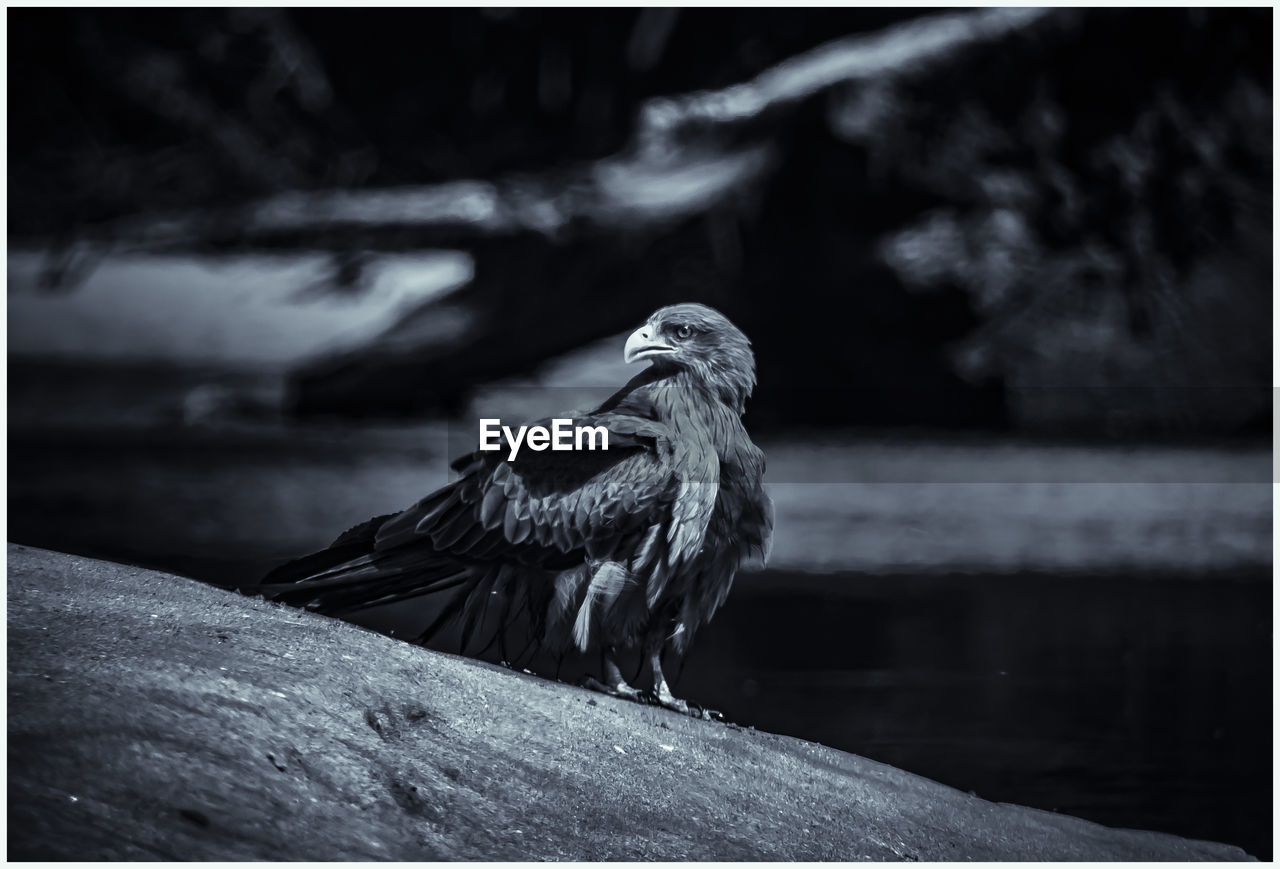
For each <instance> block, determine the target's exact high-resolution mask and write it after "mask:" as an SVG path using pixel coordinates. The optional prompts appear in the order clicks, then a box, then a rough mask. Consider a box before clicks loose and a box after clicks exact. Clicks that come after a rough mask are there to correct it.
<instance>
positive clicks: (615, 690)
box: [582, 676, 645, 703]
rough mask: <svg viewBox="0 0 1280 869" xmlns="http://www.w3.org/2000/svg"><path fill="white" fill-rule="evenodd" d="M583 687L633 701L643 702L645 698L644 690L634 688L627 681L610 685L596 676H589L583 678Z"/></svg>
mask: <svg viewBox="0 0 1280 869" xmlns="http://www.w3.org/2000/svg"><path fill="white" fill-rule="evenodd" d="M582 687H583V688H590V689H591V690H592V691H599V692H600V693H601V694H608V695H609V696H610V697H621V698H622V699H623V700H630V701H632V702H633V703H643V702H644V700H645V696H644V692H643V691H640V690H639V689H637V688H632V687H631V686H630V685H628V684H627V683H626V682H619V683H618V684H617V685H613V686H609V685H606V684H604V683H603V682H601V681H600V680H599V679H596V678H595V677H594V676H587V677H586V678H585V679H583V680H582Z"/></svg>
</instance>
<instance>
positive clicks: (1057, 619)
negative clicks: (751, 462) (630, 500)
mask: <svg viewBox="0 0 1280 869" xmlns="http://www.w3.org/2000/svg"><path fill="white" fill-rule="evenodd" d="M1271 16H1272V12H1271V10H1222V11H1210V10H1202V9H1181V10H1141V11H1136V10H1083V9H1074V10H1052V9H1043V10H1042V9H1008V10H1000V9H988V10H980V11H970V12H959V13H943V12H937V11H929V12H923V11H909V10H874V9H846V10H841V9H821V10H794V11H792V10H777V9H773V10H770V9H750V10H730V9H697V10H681V9H657V8H653V9H642V10H637V9H627V10H624V9H617V10H543V9H538V10H534V9H520V10H499V9H471V10H378V11H362V12H354V11H343V10H325V11H318V10H271V9H216V10H214V9H192V10H144V11H138V10H125V9H114V10H92V9H67V10H36V9H17V10H13V11H12V12H11V13H10V15H9V16H8V21H9V25H10V30H9V45H8V54H9V60H8V63H9V67H8V71H9V82H10V84H9V94H8V96H9V125H8V129H9V140H8V141H9V176H8V178H9V212H8V225H9V236H8V263H7V269H8V342H9V345H8V346H9V351H8V387H9V391H8V395H9V399H8V419H9V465H8V467H9V475H8V497H9V530H8V533H9V538H10V539H11V540H14V541H17V542H22V543H28V544H32V545H37V546H46V547H50V548H54V549H60V550H64V551H69V552H75V553H80V554H87V555H94V556H100V557H107V558H114V559H119V560H125V561H129V562H133V563H138V564H144V565H147V566H153V567H158V568H163V569H167V570H171V571H175V572H178V573H182V574H185V575H189V576H193V577H197V578H200V579H204V580H207V581H210V582H214V583H218V584H222V585H227V586H234V585H236V584H238V583H243V582H245V581H247V580H251V579H253V578H256V577H257V576H258V575H260V574H261V572H262V571H264V570H265V569H266V568H268V567H269V566H271V565H273V564H274V563H276V562H278V561H279V560H282V559H285V558H288V557H292V556H295V555H298V554H301V553H303V552H306V551H310V550H313V549H316V548H318V547H321V546H324V545H325V544H327V543H328V542H329V541H330V540H331V539H332V538H333V537H335V536H336V535H337V534H338V533H339V532H341V531H342V530H344V529H345V528H347V527H349V526H351V525H353V524H355V523H356V522H358V521H361V520H363V519H365V518H367V517H369V516H372V515H375V514H380V513H386V512H389V511H391V510H394V509H397V508H400V507H404V506H408V505H409V504H410V503H412V502H414V501H415V500H417V499H418V498H419V497H421V496H422V495H423V494H425V493H426V492H427V491H429V490H430V489H431V488H433V487H435V486H437V485H439V484H441V483H443V482H445V481H446V480H447V479H448V473H449V472H448V469H447V462H448V459H449V457H450V455H451V454H457V453H458V452H460V451H462V450H465V449H469V448H470V444H471V442H472V441H473V439H474V435H475V431H476V419H477V418H478V417H479V416H481V415H489V416H491V415H496V414H500V415H501V416H502V417H503V418H504V421H505V420H506V419H507V418H508V417H510V418H512V419H516V418H520V417H526V418H527V417H541V416H546V415H549V414H551V413H553V412H555V411H558V410H563V409H568V408H572V407H578V406H582V405H585V404H589V403H590V402H591V401H592V400H595V399H599V398H602V397H604V396H606V395H608V394H609V392H611V391H612V388H613V387H616V386H617V385H619V384H621V383H622V382H624V381H625V380H626V379H627V377H628V375H629V373H630V372H629V371H628V369H627V368H626V367H625V366H623V365H622V363H621V351H622V342H623V340H624V337H625V334H626V333H627V332H628V331H630V329H632V328H634V327H635V326H636V325H638V324H639V323H640V322H642V321H643V319H644V318H645V317H646V316H647V315H648V314H649V313H650V312H651V311H652V310H654V309H655V308H657V307H659V306H660V305H662V304H666V303H669V302H673V301H683V300H699V301H703V302H705V303H708V304H711V305H713V306H715V307H717V308H720V309H721V310H723V311H724V312H725V313H726V314H727V315H729V317H730V318H731V319H733V320H734V321H735V322H736V323H737V324H738V325H739V326H740V327H742V328H743V330H744V331H746V332H747V334H748V335H749V336H750V337H751V339H752V341H753V343H754V346H755V348H756V352H757V358H758V363H759V367H760V386H759V388H758V390H757V392H756V395H755V398H754V399H753V400H752V402H751V404H750V406H749V410H748V415H747V418H746V421H747V424H748V427H749V429H750V430H751V431H752V433H753V436H754V437H755V438H756V440H757V441H758V442H759V443H760V444H761V445H762V446H763V447H764V449H765V450H766V452H767V454H768V457H769V470H768V475H767V481H768V483H769V486H770V490H771V492H772V495H773V498H774V500H775V502H776V504H777V513H778V519H777V531H776V542H775V547H774V556H773V561H772V563H771V566H770V569H769V570H768V571H766V572H764V573H761V574H754V575H749V576H742V577H740V578H739V581H738V584H737V586H736V589H735V592H734V594H733V595H732V596H731V597H730V599H729V602H728V603H727V604H726V606H725V608H724V610H722V612H721V614H720V615H719V616H718V617H717V619H716V621H714V622H713V623H712V624H711V626H710V627H709V628H707V629H706V630H705V632H704V633H702V634H701V635H700V637H699V641H698V643H697V644H696V645H695V647H694V649H693V652H692V653H691V655H690V656H689V658H688V659H687V661H686V664H685V667H684V671H683V674H682V676H681V679H680V681H679V683H678V685H677V691H678V693H680V694H681V695H682V696H687V697H690V698H692V699H696V700H699V701H701V702H704V703H706V704H707V705H710V706H713V707H716V708H719V709H721V710H723V711H724V712H725V713H726V715H727V716H728V717H729V718H730V719H731V720H735V721H738V722H740V723H744V724H753V725H755V726H757V727H760V728H762V729H768V730H773V731H777V732H783V733H789V734H793V735H796V736H800V737H804V738H808V739H814V740H818V741H821V742H824V743H826V744H828V745H832V746H835V747H838V748H842V749H846V750H850V751H855V752H858V753H860V754H863V755H866V756H869V757H872V758H875V759H877V760H881V761H885V762H887V763H891V764H894V765H896V766H899V767H902V768H904V769H907V770H910V771H912V772H916V773H920V774H923V775H926V776H929V777H931V778H935V779H938V780H940V781H943V782H945V783H947V784H950V785H952V786H954V787H957V788H960V789H963V790H967V791H973V792H975V793H977V794H978V795H979V796H982V797H984V798H987V799H992V800H1000V801H1008V802H1016V803H1023V804H1027V805H1033V806H1037V807H1040V808H1044V809H1048V810H1056V811H1062V812H1066V813H1070V814H1074V815H1079V816H1082V817H1086V818H1091V819H1094V820H1097V821H1100V822H1103V823H1107V824H1111V825H1117V826H1131V827H1141V828H1148V829H1157V830H1164V831H1168V832H1173V833H1178V834H1182V835H1186V836H1193V837H1197V838H1207V839H1214V840H1218V841H1223V842H1228V843H1231V844H1236V845H1240V846H1242V847H1244V848H1245V849H1246V850H1248V851H1249V852H1250V853H1252V854H1253V855H1255V856H1257V857H1260V858H1263V859H1268V858H1270V857H1271V854H1272V849H1271V817H1272V790H1271V768H1272V756H1271V752H1272V721H1271V715H1272V711H1271V710H1272V694H1271V691H1272V619H1271V613H1272V591H1271V585H1270V577H1271V551H1272V540H1271V511H1272V504H1271V491H1272V490H1271V481H1272V468H1271V461H1272V458H1271V435H1272V419H1273V417H1272V393H1271V355H1272V347H1271V326H1270V324H1271V313H1272V237H1273V236H1272V233H1273V226H1272V197H1271V190H1272V162H1271V155H1272V141H1271V131H1272V92H1271V85H1272V75H1271V71H1272V20H1271ZM423 618H424V615H423V613H422V612H420V611H413V610H404V609H401V610H398V611H396V612H390V613H375V614H372V615H371V616H369V618H368V619H367V620H368V621H370V623H371V624H373V625H374V626H376V627H379V628H380V629H383V630H387V631H403V630H410V629H412V627H413V625H415V624H418V625H419V626H420V623H421V620H422V619H423Z"/></svg>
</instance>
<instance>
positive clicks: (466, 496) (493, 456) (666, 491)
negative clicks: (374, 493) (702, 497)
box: [374, 408, 675, 569]
mask: <svg viewBox="0 0 1280 869" xmlns="http://www.w3.org/2000/svg"><path fill="white" fill-rule="evenodd" d="M573 424H574V425H575V426H577V425H589V426H603V427H604V428H605V429H607V430H608V432H609V448H608V449H607V450H597V451H585V450H573V451H553V450H549V449H548V450H544V451H541V452H535V451H532V450H530V449H528V448H527V447H526V448H524V449H522V450H521V451H520V452H519V454H518V455H517V457H516V458H515V459H508V458H507V457H506V455H505V450H503V451H496V452H479V451H478V452H475V453H471V454H470V455H468V456H465V457H463V458H462V459H459V460H458V461H457V462H455V463H454V468H455V470H457V471H459V473H460V474H461V477H460V479H458V480H457V481H456V482H454V483H453V484H451V485H449V486H446V487H445V488H443V489H440V490H438V491H436V492H434V493H432V494H431V495H428V496H427V497H426V498H424V499H422V500H421V501H419V502H418V503H417V504H415V505H413V506H412V507H410V508H409V509H407V510H404V511H403V512H401V513H399V514H398V515H396V516H394V517H393V518H391V519H389V520H388V521H387V522H385V523H384V524H382V526H381V527H380V528H379V529H378V533H377V536H376V538H375V542H374V549H375V551H376V552H390V551H393V550H399V549H402V548H404V547H410V546H416V545H418V544H427V543H429V546H430V549H431V551H432V552H433V553H436V554H445V553H447V554H450V555H454V556H459V557H467V558H479V559H486V560H490V559H502V560H508V561H513V562H516V563H519V564H522V565H525V566H529V567H541V568H547V569H557V568H563V567H568V566H572V565H574V564H575V563H581V562H582V560H583V555H584V554H585V556H586V557H587V558H590V559H592V560H621V559H623V558H624V557H629V555H630V554H631V552H630V550H632V549H634V548H635V546H637V545H638V543H639V538H640V537H641V536H642V535H643V534H644V533H645V532H646V531H647V530H648V529H649V527H650V526H651V525H653V524H654V523H655V522H656V521H659V519H660V516H661V513H662V510H663V508H664V507H665V506H666V505H668V504H669V503H670V502H671V499H672V498H673V496H674V493H675V487H674V485H673V476H672V467H671V462H670V457H669V450H668V449H667V448H666V446H665V444H666V443H667V442H669V432H668V431H667V429H666V427H665V426H664V425H662V424H661V423H658V422H655V421H654V420H652V419H648V418H646V417H644V416H638V415H636V414H634V413H632V412H631V411H630V409H628V408H617V409H614V410H611V411H608V412H605V413H599V414H591V415H587V416H582V417H578V418H576V419H574V420H573Z"/></svg>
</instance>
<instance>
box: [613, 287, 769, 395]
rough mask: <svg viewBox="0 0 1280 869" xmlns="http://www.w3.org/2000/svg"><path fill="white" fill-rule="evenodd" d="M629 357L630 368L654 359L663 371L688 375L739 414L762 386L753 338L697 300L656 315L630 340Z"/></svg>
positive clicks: (627, 349)
mask: <svg viewBox="0 0 1280 869" xmlns="http://www.w3.org/2000/svg"><path fill="white" fill-rule="evenodd" d="M623 359H624V360H625V361H626V362H627V363H628V364H629V363H632V362H639V361H640V360H641V359H649V360H652V364H653V367H654V368H656V369H659V370H680V369H682V370H685V371H688V372H689V373H690V374H692V375H693V376H694V378H696V379H697V380H698V381H699V382H700V383H702V384H703V385H705V386H707V387H708V388H710V389H711V390H712V391H713V392H715V393H716V394H717V395H719V396H720V398H721V399H722V400H723V401H724V402H725V403H726V404H728V405H729V406H730V407H732V408H734V409H735V410H737V411H738V412H739V413H741V412H742V410H743V407H744V405H745V404H746V400H747V398H748V397H749V396H750V395H751V390H752V389H754V388H755V385H756V361H755V357H754V356H753V355H752V353H751V342H750V341H748V340H747V336H746V335H744V334H742V331H741V330H740V329H738V327H737V326H735V325H733V324H732V323H730V322H729V319H728V318H727V317H725V315H724V314H721V313H720V312H719V311H717V310H715V309H713V308H708V307H707V306H706V305H699V304H697V303H694V302H686V303H684V304H680V305H668V306H667V307H665V308H660V309H658V310H657V311H655V312H654V313H653V315H652V316H650V317H649V319H648V320H646V321H645V324H644V325H643V326H641V327H640V328H639V329H637V330H635V331H634V332H632V333H631V337H629V338H627V346H626V349H625V350H624V351H623Z"/></svg>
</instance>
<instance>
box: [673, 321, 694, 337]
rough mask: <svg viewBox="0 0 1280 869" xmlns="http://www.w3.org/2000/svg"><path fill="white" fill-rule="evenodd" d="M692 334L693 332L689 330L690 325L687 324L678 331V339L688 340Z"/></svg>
mask: <svg viewBox="0 0 1280 869" xmlns="http://www.w3.org/2000/svg"><path fill="white" fill-rule="evenodd" d="M692 334H693V330H692V329H690V328H689V326H688V324H685V325H684V326H681V327H680V328H679V329H676V337H677V338H688V337H689V336H690V335H692Z"/></svg>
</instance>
